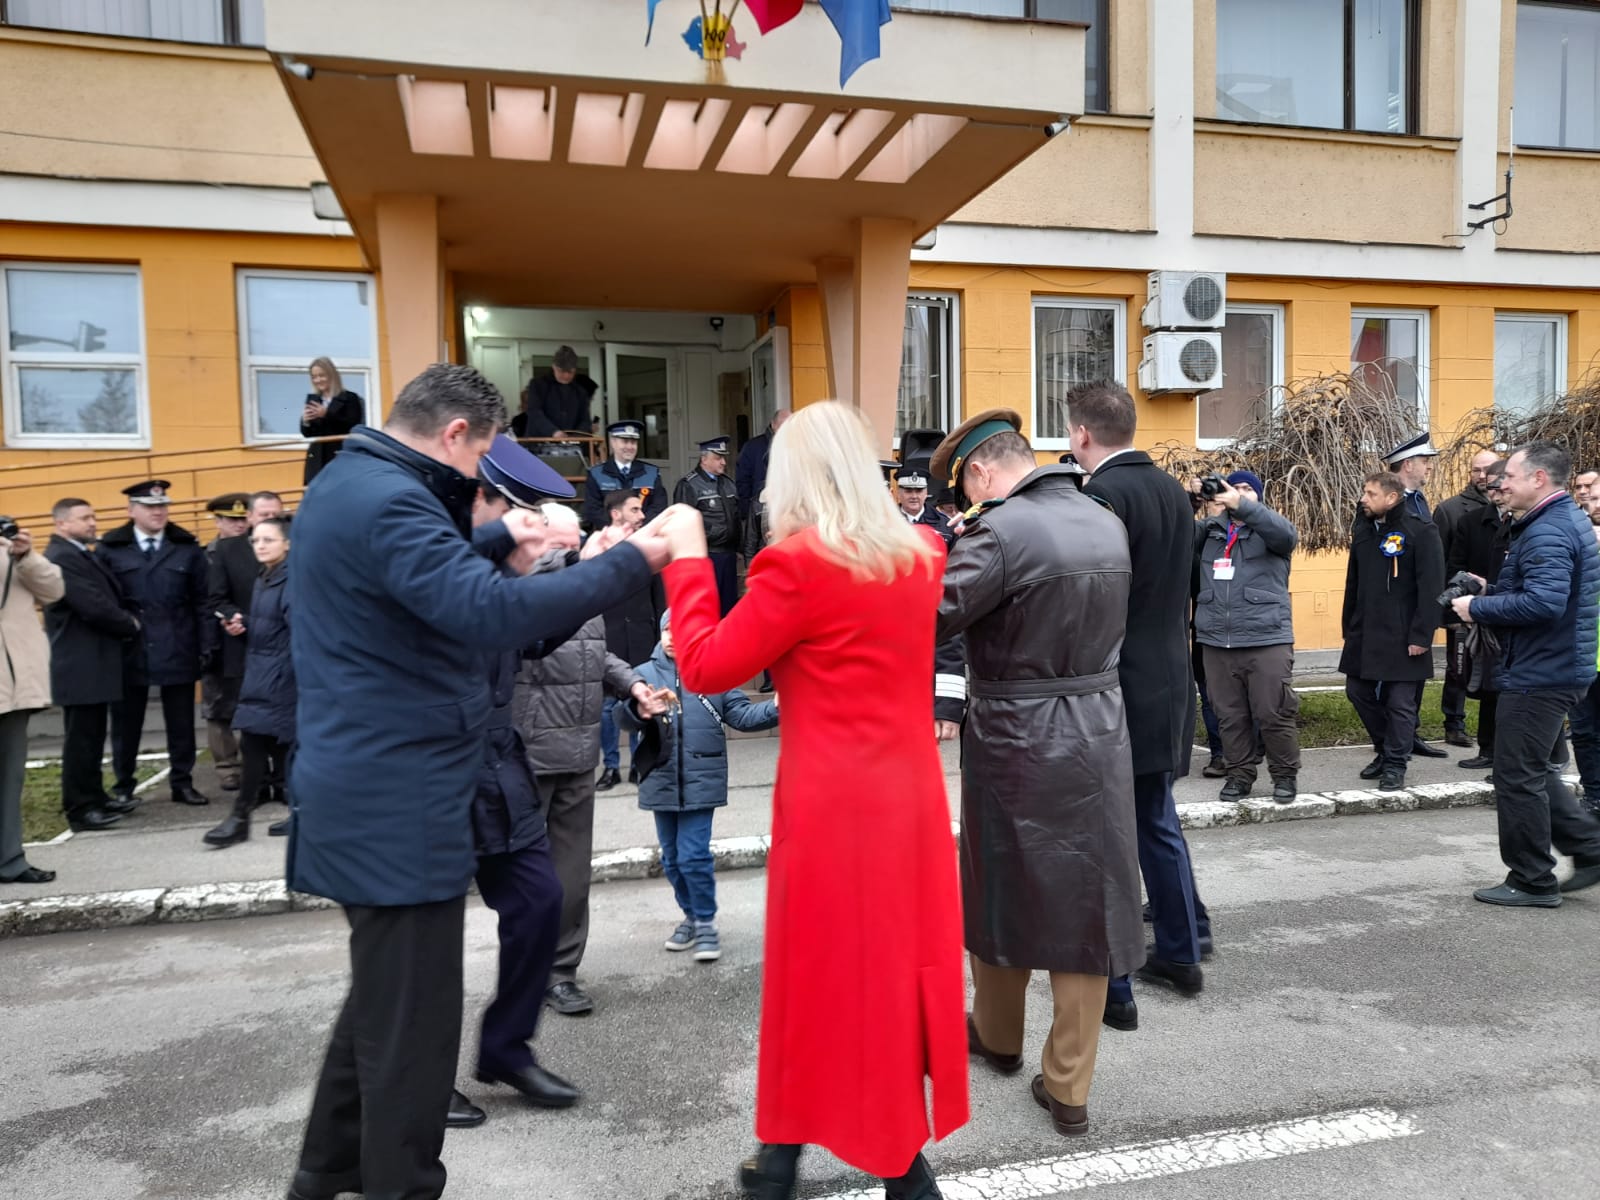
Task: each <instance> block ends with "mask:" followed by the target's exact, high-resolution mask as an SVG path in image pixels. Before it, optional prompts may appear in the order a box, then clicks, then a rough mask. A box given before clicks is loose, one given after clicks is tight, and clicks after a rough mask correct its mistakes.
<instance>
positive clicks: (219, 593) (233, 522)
mask: <svg viewBox="0 0 1600 1200" xmlns="http://www.w3.org/2000/svg"><path fill="white" fill-rule="evenodd" d="M206 511H207V512H209V513H210V514H211V515H212V516H213V517H214V518H215V519H216V522H217V536H216V537H215V538H213V539H212V540H211V542H210V543H209V544H208V545H207V546H206V608H207V610H208V611H210V612H211V613H212V614H213V615H220V614H221V613H222V606H223V605H224V604H225V603H227V601H228V595H229V593H230V591H233V590H235V586H237V587H240V588H242V590H243V594H244V596H245V602H244V603H243V604H240V605H238V606H237V609H238V611H242V612H249V611H250V602H249V589H250V588H251V587H253V586H255V576H256V572H257V571H258V570H260V568H259V567H258V566H257V565H256V561H255V555H254V554H252V553H251V552H250V539H249V538H248V537H247V536H246V535H247V534H248V533H249V532H250V497H249V496H247V495H246V494H245V493H243V492H228V493H226V494H225V495H221V496H217V497H216V498H214V499H213V500H212V501H211V502H210V503H209V504H207V505H206ZM230 549H232V550H242V551H243V553H242V554H240V553H234V554H228V551H229V550H230ZM224 560H229V561H228V562H227V565H224ZM234 564H237V566H235V565H234ZM235 572H237V573H239V574H241V575H243V576H244V578H243V579H242V580H239V581H238V583H237V584H236V585H235V586H230V577H231V576H232V575H233V574H234V573H235ZM227 615H232V614H231V613H230V614H227ZM220 640H221V643H222V644H221V647H220V649H219V650H218V652H217V653H214V654H208V655H207V656H206V657H205V659H204V661H202V662H201V664H200V716H201V717H202V718H203V719H204V720H205V723H206V744H207V745H208V746H209V747H210V748H211V765H212V766H214V767H215V768H216V770H217V782H218V783H220V784H221V785H222V789H223V791H232V790H233V789H234V788H236V787H238V786H239V739H238V738H236V737H235V736H234V734H233V710H234V709H235V707H237V706H238V703H239V681H240V680H241V679H243V678H244V641H243V639H242V638H228V637H224V638H222V639H220Z"/></svg>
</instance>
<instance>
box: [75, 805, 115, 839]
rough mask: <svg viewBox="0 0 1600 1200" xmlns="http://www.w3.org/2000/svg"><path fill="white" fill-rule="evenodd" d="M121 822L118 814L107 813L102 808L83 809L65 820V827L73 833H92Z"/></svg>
mask: <svg viewBox="0 0 1600 1200" xmlns="http://www.w3.org/2000/svg"><path fill="white" fill-rule="evenodd" d="M121 822H122V815H121V814H120V813H111V812H107V811H106V810H105V809H103V808H85V809H83V810H82V811H80V812H75V813H73V814H72V815H71V816H70V817H68V818H67V825H68V826H69V827H70V828H71V829H72V832H73V833H93V832H95V831H96V830H98V829H110V828H111V827H112V826H113V825H118V824H120V823H121Z"/></svg>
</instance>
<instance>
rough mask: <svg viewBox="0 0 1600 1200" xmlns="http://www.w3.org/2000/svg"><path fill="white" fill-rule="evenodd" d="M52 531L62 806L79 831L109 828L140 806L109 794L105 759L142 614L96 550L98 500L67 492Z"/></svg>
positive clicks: (52, 632) (52, 634) (50, 611)
mask: <svg viewBox="0 0 1600 1200" xmlns="http://www.w3.org/2000/svg"><path fill="white" fill-rule="evenodd" d="M50 515H51V517H52V518H53V519H54V521H55V526H56V527H55V532H54V533H52V534H51V535H50V544H49V545H48V546H46V547H45V551H44V556H45V557H46V558H47V559H49V560H50V561H51V562H53V563H55V564H56V566H58V567H60V568H61V579H62V582H63V583H64V584H65V585H66V593H65V595H63V596H62V598H61V599H60V600H57V601H56V602H55V603H54V604H52V605H50V606H49V607H48V608H46V609H45V610H44V627H45V632H46V633H47V634H48V635H49V638H50V694H51V698H52V699H53V700H54V701H55V703H56V704H57V705H59V706H60V708H61V721H62V726H63V733H64V734H65V738H64V740H63V741H62V744H61V808H62V810H63V811H64V812H65V813H66V814H67V824H68V825H69V826H70V827H71V828H72V830H73V831H74V832H76V833H86V832H89V831H92V830H99V829H108V828H110V827H111V826H113V825H115V824H117V823H118V822H119V821H121V820H122V817H123V815H124V814H125V813H129V812H132V811H133V810H134V809H135V808H137V807H138V805H139V797H137V796H134V795H128V796H117V797H112V796H108V795H107V794H106V790H105V775H104V773H103V771H102V769H101V765H100V763H101V758H102V756H103V755H104V754H105V749H106V721H107V719H108V717H109V715H110V712H111V707H112V705H115V704H121V703H122V696H123V674H122V673H123V667H124V663H125V661H126V659H127V658H128V656H129V649H130V646H131V644H132V643H133V642H134V641H135V640H137V638H138V636H139V619H138V617H136V616H135V615H134V614H133V611H132V606H131V604H130V603H129V601H128V598H127V597H126V596H125V595H123V592H122V585H121V584H120V583H118V582H117V574H116V572H115V571H113V570H112V569H111V568H110V567H109V566H107V565H106V562H105V560H104V559H102V558H101V557H100V556H99V555H97V554H95V553H94V552H93V550H92V549H91V548H92V547H93V546H94V543H95V515H94V507H93V505H91V504H90V503H89V502H88V501H87V500H79V499H77V498H76V497H71V496H69V497H67V498H66V499H63V500H57V501H56V503H55V507H54V508H52V509H51V510H50Z"/></svg>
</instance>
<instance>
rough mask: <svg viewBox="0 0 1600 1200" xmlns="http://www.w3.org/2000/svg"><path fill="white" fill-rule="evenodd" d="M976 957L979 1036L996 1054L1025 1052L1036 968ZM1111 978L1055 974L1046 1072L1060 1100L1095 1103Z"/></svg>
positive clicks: (975, 1010) (1046, 1082)
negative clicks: (1092, 1093) (1025, 1019)
mask: <svg viewBox="0 0 1600 1200" xmlns="http://www.w3.org/2000/svg"><path fill="white" fill-rule="evenodd" d="M971 958H972V983H973V988H974V995H973V998H972V1023H973V1025H974V1026H975V1027H976V1028H977V1030H978V1037H979V1038H980V1039H981V1040H982V1042H983V1044H984V1045H985V1046H986V1047H988V1048H989V1049H990V1050H992V1051H994V1052H995V1053H996V1054H1021V1053H1022V1033H1023V1028H1022V1022H1023V1017H1024V1016H1025V1015H1026V1012H1027V1000H1028V980H1029V979H1031V978H1032V977H1033V972H1032V971H1029V970H1026V969H1024V968H1021V967H997V966H995V965H994V964H993V963H986V962H984V961H983V960H982V959H981V958H979V957H978V956H977V955H972V956H971ZM1108 982H1109V981H1108V980H1107V979H1106V977H1105V976H1104V975H1073V974H1068V973H1067V972H1064V971H1051V972H1050V993H1051V995H1052V997H1054V999H1055V1017H1054V1019H1053V1020H1052V1021H1051V1023H1050V1036H1049V1037H1047V1038H1046V1039H1045V1043H1044V1064H1043V1071H1044V1087H1045V1091H1047V1092H1049V1093H1050V1095H1052V1096H1054V1097H1055V1099H1056V1102H1057V1103H1058V1104H1087V1103H1089V1085H1090V1083H1092V1082H1093V1081H1094V1060H1095V1056H1096V1055H1097V1054H1098V1053H1099V1051H1100V1022H1101V1019H1102V1018H1103V1017H1104V1016H1105V1010H1106V986H1107V984H1108Z"/></svg>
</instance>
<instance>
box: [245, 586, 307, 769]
mask: <svg viewBox="0 0 1600 1200" xmlns="http://www.w3.org/2000/svg"><path fill="white" fill-rule="evenodd" d="M288 579H289V562H288V560H287V559H285V560H284V561H283V562H281V563H279V564H278V565H277V566H276V567H275V568H274V569H273V570H272V571H271V572H269V573H268V574H266V575H263V576H262V577H261V578H260V579H258V580H257V581H256V586H255V590H254V591H252V592H251V593H250V615H249V616H247V617H246V618H245V635H246V637H245V653H244V679H243V681H242V682H241V683H240V684H239V705H238V707H237V708H235V709H234V712H233V727H234V728H235V729H237V730H238V731H239V732H241V733H259V734H264V735H265V736H267V737H270V738H276V739H277V740H278V741H280V742H292V741H294V709H295V686H294V663H293V662H292V661H291V660H290V657H289V604H288V588H287V587H286V586H285V585H286V584H287V582H288Z"/></svg>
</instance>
